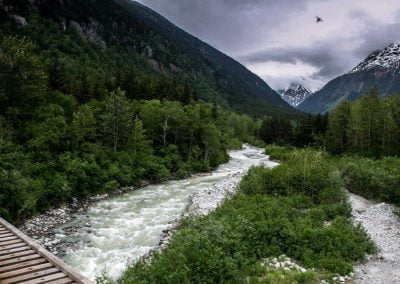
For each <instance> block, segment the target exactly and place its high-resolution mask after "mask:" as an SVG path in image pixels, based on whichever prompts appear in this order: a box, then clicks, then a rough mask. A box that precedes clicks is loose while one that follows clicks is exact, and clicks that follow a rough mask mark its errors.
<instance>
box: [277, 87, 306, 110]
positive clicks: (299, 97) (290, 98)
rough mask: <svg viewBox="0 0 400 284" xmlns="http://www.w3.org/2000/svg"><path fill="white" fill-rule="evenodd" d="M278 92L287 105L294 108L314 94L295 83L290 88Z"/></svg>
mask: <svg viewBox="0 0 400 284" xmlns="http://www.w3.org/2000/svg"><path fill="white" fill-rule="evenodd" d="M277 92H278V94H279V95H280V96H281V97H282V98H283V99H284V100H285V101H286V102H287V103H289V104H290V105H291V106H294V107H297V106H298V105H299V104H301V103H302V102H303V101H304V100H305V99H306V98H308V97H309V96H310V95H311V94H312V92H311V91H310V90H309V89H307V88H306V87H304V86H303V85H300V84H295V83H292V84H290V86H289V88H287V89H284V90H278V91H277Z"/></svg>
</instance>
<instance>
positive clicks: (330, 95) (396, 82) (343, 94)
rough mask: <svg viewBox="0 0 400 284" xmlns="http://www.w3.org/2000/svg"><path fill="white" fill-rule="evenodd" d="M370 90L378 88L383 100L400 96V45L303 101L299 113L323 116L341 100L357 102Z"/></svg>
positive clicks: (379, 53)
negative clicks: (395, 95)
mask: <svg viewBox="0 0 400 284" xmlns="http://www.w3.org/2000/svg"><path fill="white" fill-rule="evenodd" d="M373 87H377V88H378V89H379V91H380V94H381V95H383V96H388V95H392V94H394V93H398V92H400V43H393V44H391V45H389V46H388V47H386V48H384V49H383V50H379V51H375V52H373V53H371V54H370V55H369V56H368V57H367V58H366V59H365V60H363V61H362V62H361V63H360V64H358V65H357V66H356V67H355V68H354V69H353V70H351V71H350V72H349V73H347V74H345V75H342V76H340V77H338V78H336V79H334V80H332V81H330V82H329V83H328V84H326V85H325V86H324V87H323V88H322V89H321V90H319V91H318V92H316V93H315V94H313V95H312V96H310V97H309V98H308V99H306V100H305V101H304V102H303V103H302V104H300V105H299V109H300V110H302V111H305V112H310V113H323V112H326V111H329V110H331V109H332V108H334V107H335V106H336V105H337V104H338V103H340V102H341V101H342V100H345V99H347V100H350V101H354V100H356V99H358V98H359V97H361V96H363V95H364V94H365V92H366V91H368V89H370V88H373Z"/></svg>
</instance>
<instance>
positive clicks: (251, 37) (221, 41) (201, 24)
mask: <svg viewBox="0 0 400 284" xmlns="http://www.w3.org/2000/svg"><path fill="white" fill-rule="evenodd" d="M308 1H309V0H296V1H293V0H279V1H276V0H163V1H160V0H140V1H139V2H141V3H143V4H145V5H148V6H150V7H151V8H153V9H154V10H156V11H158V12H160V13H161V14H163V15H164V16H166V17H167V18H168V19H170V20H171V21H172V22H174V23H175V24H177V25H178V26H180V27H182V28H184V29H185V30H186V31H188V32H190V33H192V34H194V35H196V36H198V37H200V38H201V39H203V40H205V41H206V42H208V43H210V44H211V45H213V46H215V47H217V48H219V49H221V50H223V51H225V52H227V53H228V54H230V55H234V54H236V53H240V52H242V51H243V49H246V48H251V46H252V45H253V43H254V42H256V41H257V40H260V39H263V38H265V37H268V34H269V33H270V32H271V31H272V30H273V29H276V28H277V27H279V26H282V25H285V24H286V22H287V21H288V20H289V19H290V17H292V16H295V14H298V13H301V11H303V10H304V9H305V6H306V5H305V4H306V3H307V2H308Z"/></svg>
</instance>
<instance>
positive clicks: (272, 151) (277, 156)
mask: <svg viewBox="0 0 400 284" xmlns="http://www.w3.org/2000/svg"><path fill="white" fill-rule="evenodd" d="M293 151H294V148H290V147H282V146H277V145H273V144H270V145H267V146H266V147H265V154H267V155H269V157H270V159H272V160H278V161H282V162H283V161H287V160H289V159H290V157H291V156H292V153H293Z"/></svg>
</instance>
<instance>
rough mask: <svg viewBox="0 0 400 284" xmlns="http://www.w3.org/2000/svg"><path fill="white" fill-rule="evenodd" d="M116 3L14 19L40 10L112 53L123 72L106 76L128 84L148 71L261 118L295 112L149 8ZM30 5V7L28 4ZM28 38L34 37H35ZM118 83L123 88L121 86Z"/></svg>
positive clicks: (95, 2)
mask: <svg viewBox="0 0 400 284" xmlns="http://www.w3.org/2000/svg"><path fill="white" fill-rule="evenodd" d="M25 1H26V2H28V1H27V0H25ZM5 2H6V3H7V1H5ZM11 2H13V1H11ZM19 2H21V3H24V1H19ZM117 2H118V3H115V1H113V0H90V1H82V0H69V1H47V0H41V1H35V2H34V3H35V4H34V6H31V7H30V8H26V9H23V10H24V11H25V12H22V13H20V14H18V13H15V15H19V16H23V17H25V18H26V17H28V18H29V15H30V14H31V13H29V12H26V11H27V10H31V11H32V9H33V10H36V11H37V13H38V14H39V15H40V17H41V18H42V19H43V20H46V21H49V20H50V21H51V22H52V23H53V25H54V28H55V29H57V30H58V31H60V32H62V33H63V34H65V33H68V32H70V31H71V30H73V31H75V32H76V33H78V34H79V35H81V36H82V37H84V38H86V39H88V40H89V41H90V42H92V43H94V44H95V45H96V46H97V47H98V48H99V49H100V51H103V52H104V51H105V52H106V53H110V50H111V49H113V50H114V51H113V53H114V55H113V59H112V60H113V63H114V64H117V65H116V66H117V67H118V68H116V70H113V69H111V70H107V68H105V66H106V65H103V66H102V69H105V70H107V72H105V74H103V75H104V76H106V77H111V78H113V77H115V78H119V79H120V80H121V81H124V82H125V83H126V81H129V80H130V78H135V77H137V76H136V74H135V72H137V70H138V69H139V70H143V69H144V68H148V69H149V70H150V71H153V73H158V74H163V75H164V76H166V77H169V78H175V79H176V80H179V81H184V82H185V83H186V84H188V85H191V86H192V87H193V88H194V89H196V94H197V96H198V97H199V98H201V99H204V100H207V101H209V102H218V103H219V104H220V105H224V106H228V107H231V108H233V109H235V110H239V111H241V112H251V113H255V114H258V115H292V113H295V112H294V111H293V109H292V108H291V107H290V106H288V105H287V104H286V103H285V102H284V101H283V100H282V99H281V98H280V97H279V96H278V95H277V94H276V93H275V92H274V91H273V90H272V89H271V88H270V87H269V86H268V85H267V84H266V83H265V82H264V81H262V80H261V79H260V78H258V77H257V76H256V75H254V74H253V73H251V72H250V71H249V70H247V69H246V68H245V67H243V66H242V65H241V64H239V63H238V62H236V61H234V60H233V59H231V58H229V57H228V56H226V55H224V54H222V53H221V52H219V51H217V50H215V49H214V48H212V47H211V46H209V45H207V44H205V43H203V42H202V41H200V40H198V39H197V38H195V37H193V36H191V35H189V34H188V33H186V32H184V31H182V30H180V29H179V28H177V27H176V26H174V25H173V24H172V23H170V22H168V21H167V20H166V19H164V18H163V17H162V16H160V15H158V14H157V13H155V12H154V11H152V10H150V9H148V8H146V7H144V6H141V5H139V4H137V3H133V4H130V3H129V2H130V1H117ZM6 5H7V4H6ZM15 5H16V4H13V5H11V6H15ZM21 5H22V4H21ZM25 5H28V7H29V4H25ZM27 24H28V26H29V25H30V24H32V23H30V21H29V20H28V21H27ZM53 32H55V31H54V30H53V31H51V33H53ZM26 34H27V35H29V36H32V34H31V33H26ZM35 40H36V39H35ZM92 53H98V52H92ZM127 57H128V60H126V58H127ZM132 61H134V62H135V63H136V68H135V67H132ZM102 63H108V62H104V61H102ZM84 71H85V72H81V73H88V72H86V71H89V70H84ZM89 74H90V73H89ZM92 76H94V75H86V77H87V78H86V79H85V80H87V81H88V84H89V85H93V84H95V83H94V82H96V81H98V80H96V78H93V77H92ZM102 79H103V80H102V81H104V79H109V78H103V77H102ZM117 83H118V85H122V84H121V82H117ZM146 83H147V84H149V83H151V82H146ZM80 84H83V83H82V82H80ZM121 87H123V89H125V90H126V91H127V93H128V95H129V94H135V96H138V95H140V94H141V92H137V90H131V89H130V88H129V86H121ZM135 91H136V92H135ZM154 92H157V91H154Z"/></svg>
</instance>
